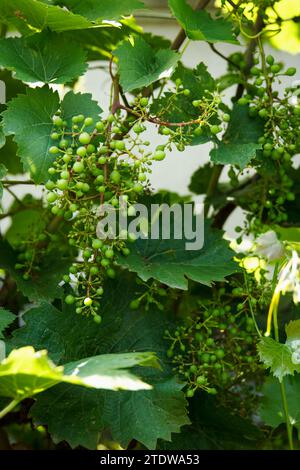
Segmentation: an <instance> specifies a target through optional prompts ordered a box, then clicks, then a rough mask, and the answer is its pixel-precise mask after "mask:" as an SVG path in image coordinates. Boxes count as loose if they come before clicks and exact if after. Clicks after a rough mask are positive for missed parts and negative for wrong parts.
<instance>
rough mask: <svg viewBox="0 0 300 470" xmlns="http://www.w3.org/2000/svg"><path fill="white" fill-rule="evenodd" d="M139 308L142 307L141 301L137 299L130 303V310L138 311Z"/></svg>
mask: <svg viewBox="0 0 300 470" xmlns="http://www.w3.org/2000/svg"><path fill="white" fill-rule="evenodd" d="M139 306H140V301H139V299H135V300H132V301H131V302H130V308H131V310H137V309H138V308H139Z"/></svg>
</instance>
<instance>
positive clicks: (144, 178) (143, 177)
mask: <svg viewBox="0 0 300 470" xmlns="http://www.w3.org/2000/svg"><path fill="white" fill-rule="evenodd" d="M146 179H147V176H146V175H145V173H140V174H139V176H138V180H139V181H141V182H142V183H143V182H144V181H146Z"/></svg>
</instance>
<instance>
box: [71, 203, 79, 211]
mask: <svg viewBox="0 0 300 470" xmlns="http://www.w3.org/2000/svg"><path fill="white" fill-rule="evenodd" d="M77 210H78V206H77V204H70V211H71V212H76V211H77Z"/></svg>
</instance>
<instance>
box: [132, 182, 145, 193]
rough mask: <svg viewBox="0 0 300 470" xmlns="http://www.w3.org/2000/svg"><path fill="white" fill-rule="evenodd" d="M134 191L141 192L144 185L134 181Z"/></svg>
mask: <svg viewBox="0 0 300 470" xmlns="http://www.w3.org/2000/svg"><path fill="white" fill-rule="evenodd" d="M132 189H133V190H134V191H135V192H136V193H141V192H142V191H143V190H144V186H143V185H142V184H141V183H136V184H135V185H134V186H133V188H132Z"/></svg>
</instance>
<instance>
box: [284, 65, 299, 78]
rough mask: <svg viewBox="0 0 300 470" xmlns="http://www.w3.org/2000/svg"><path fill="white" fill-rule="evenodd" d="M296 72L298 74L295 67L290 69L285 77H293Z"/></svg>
mask: <svg viewBox="0 0 300 470" xmlns="http://www.w3.org/2000/svg"><path fill="white" fill-rule="evenodd" d="M296 72H297V69H296V68H295V67H289V68H288V69H287V70H286V72H285V75H288V76H289V77H292V76H293V75H295V73H296Z"/></svg>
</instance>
